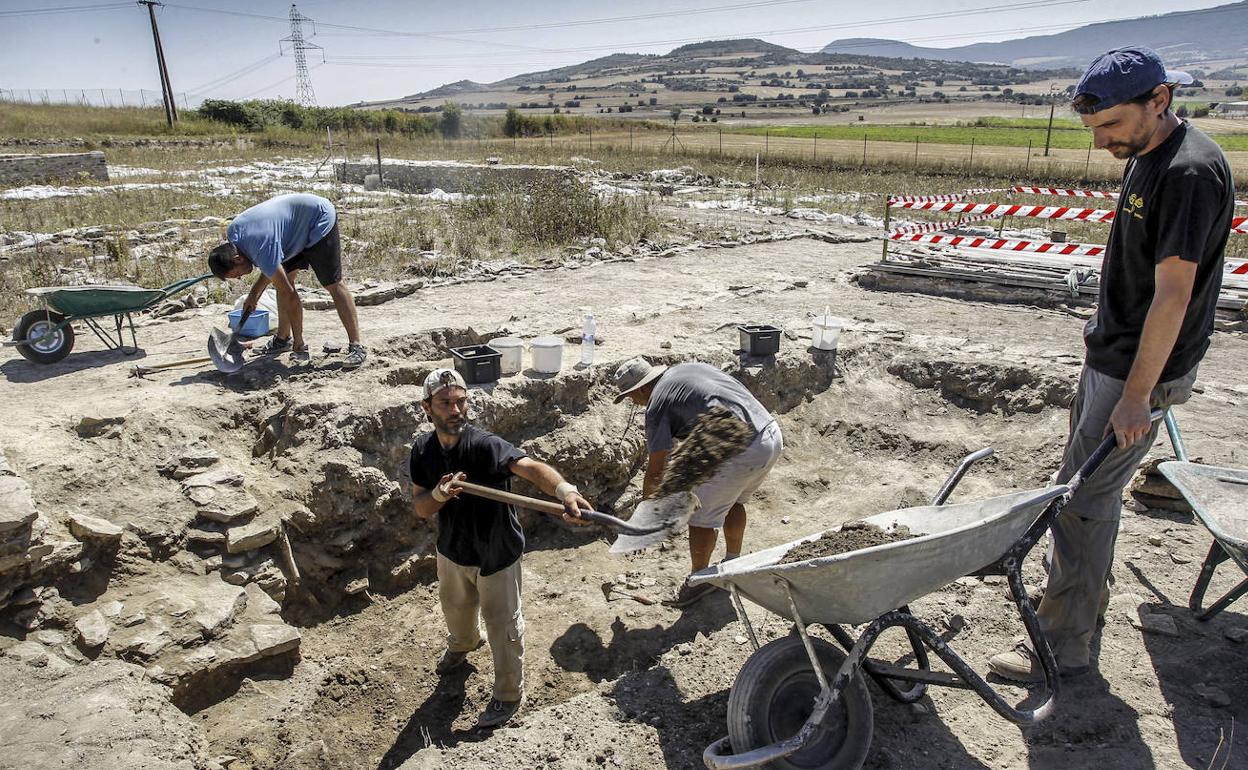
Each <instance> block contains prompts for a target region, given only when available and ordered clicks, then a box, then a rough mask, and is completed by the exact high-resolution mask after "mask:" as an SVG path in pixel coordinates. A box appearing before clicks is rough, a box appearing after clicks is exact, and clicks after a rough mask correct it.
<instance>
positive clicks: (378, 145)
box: [375, 138, 381, 184]
mask: <svg viewBox="0 0 1248 770" xmlns="http://www.w3.org/2000/svg"><path fill="white" fill-rule="evenodd" d="M375 141H376V143H377V144H376V147H377V183H378V184H381V139H380V138H378V139H377V140H375Z"/></svg>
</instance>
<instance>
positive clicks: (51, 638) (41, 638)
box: [32, 628, 65, 647]
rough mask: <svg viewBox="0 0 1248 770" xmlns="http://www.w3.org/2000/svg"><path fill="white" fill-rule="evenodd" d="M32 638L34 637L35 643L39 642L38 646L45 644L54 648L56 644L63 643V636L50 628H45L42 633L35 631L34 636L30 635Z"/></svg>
mask: <svg viewBox="0 0 1248 770" xmlns="http://www.w3.org/2000/svg"><path fill="white" fill-rule="evenodd" d="M32 636H34V637H35V641H37V642H39V643H40V644H46V645H48V646H49V647H55V646H56V645H58V644H64V643H65V634H62V633H61V632H60V631H56V630H53V629H51V628H47V629H44V630H42V631H36V632H35V633H34V634H32Z"/></svg>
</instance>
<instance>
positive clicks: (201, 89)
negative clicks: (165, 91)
mask: <svg viewBox="0 0 1248 770" xmlns="http://www.w3.org/2000/svg"><path fill="white" fill-rule="evenodd" d="M280 58H282V54H281V53H280V52H278V53H273V54H269V55H268V56H265V57H263V58H261V59H257V60H256V61H254V62H252V63H251V64H248V65H245V66H243V67H240V68H239V69H236V70H234V71H233V72H231V73H229V74H226V75H222V76H221V77H219V78H217V79H215V80H210V81H208V82H207V83H204V84H203V85H200V86H198V87H196V88H192V89H191V90H189V91H187V93H189V94H202V93H205V92H207V91H215V90H217V89H219V88H221V86H224V85H226V84H228V83H232V82H234V81H235V80H238V79H239V78H241V77H243V76H245V75H250V74H251V73H252V72H255V71H256V70H258V69H261V68H263V67H265V66H266V65H268V64H271V63H273V62H275V61H277V60H278V59H280Z"/></svg>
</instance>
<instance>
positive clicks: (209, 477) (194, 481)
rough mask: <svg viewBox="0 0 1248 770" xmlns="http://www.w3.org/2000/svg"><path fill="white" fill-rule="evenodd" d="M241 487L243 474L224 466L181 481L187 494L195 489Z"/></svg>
mask: <svg viewBox="0 0 1248 770" xmlns="http://www.w3.org/2000/svg"><path fill="white" fill-rule="evenodd" d="M242 485H243V474H241V473H239V472H238V471H236V470H234V469H233V468H229V467H226V466H223V467H220V468H213V469H212V470H209V471H204V472H203V473H196V474H195V475H194V476H190V477H188V478H185V479H183V480H182V488H183V489H185V490H188V492H189V490H192V489H194V488H196V487H241V486H242Z"/></svg>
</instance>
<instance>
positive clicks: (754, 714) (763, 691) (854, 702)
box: [728, 635, 874, 770]
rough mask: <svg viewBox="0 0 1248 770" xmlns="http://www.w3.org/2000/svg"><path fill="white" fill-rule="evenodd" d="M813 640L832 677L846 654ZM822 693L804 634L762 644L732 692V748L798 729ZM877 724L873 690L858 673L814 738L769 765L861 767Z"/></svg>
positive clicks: (805, 769) (814, 769)
mask: <svg viewBox="0 0 1248 770" xmlns="http://www.w3.org/2000/svg"><path fill="white" fill-rule="evenodd" d="M810 641H811V644H812V645H813V646H814V649H815V655H816V656H817V657H818V658H819V661H820V663H821V664H822V666H823V671H824V674H825V675H826V676H827V678H828V680H829V681H831V680H832V677H834V676H835V675H836V672H837V669H839V668H840V666H841V663H842V662H844V660H845V653H843V652H841V650H840V649H838V648H837V647H836V646H835V645H833V644H831V643H829V642H826V641H824V640H822V639H817V638H814V637H811V639H810ZM818 694H819V680H818V678H817V677H816V676H815V672H814V671H813V670H812V669H811V667H810V658H809V657H808V656H807V655H806V648H805V647H804V646H803V645H802V640H801V637H799V636H796V635H790V636H785V637H782V638H780V639H776V640H774V641H772V642H768V643H767V644H765V645H763V646H762V647H760V648H759V649H758V651H757V652H755V653H754V654H753V655H751V656H750V659H749V660H747V661H746V662H745V665H744V666H742V667H741V672H740V673H739V674H737V679H736V681H735V682H734V683H733V685H732V692H731V693H729V695H728V738H729V740H730V742H731V744H732V750H733V752H734V753H741V752H745V751H750V750H752V749H757V748H760V747H763V746H768V745H770V744H773V743H776V742H778V741H782V740H785V739H786V738H790V737H792V736H793V735H795V734H797V732H798V730H800V729H801V727H802V725H803V724H804V723H805V722H806V720H807V718H809V716H810V712H811V710H812V709H813V707H814V700H815V697H816V696H818ZM873 723H874V716H873V713H872V706H871V694H870V693H869V692H868V691H867V686H866V683H865V682H864V681H863V677H862V675H861V674H859V675H857V676H855V677H854V678H853V680H852V681H850V683H849V686H848V687H846V688H845V691H844V692H842V693H841V697H840V698H839V699H838V701H837V703H836V705H835V706H833V708H832V709H831V710H829V712H828V714H827V716H826V717H825V719H824V722H823V725H822V726H821V728H820V730H819V731H818V732H816V733H815V735H814V737H813V738H812V739H811V741H810V743H809V744H807V746H806V747H805V748H803V749H802V750H801V751H798V752H797V753H795V754H790V755H789V756H787V757H785V758H783V759H780V760H776V761H774V762H772V763H770V764H769V765H767V767H769V768H773V770H858V768H860V767H862V765H863V762H865V761H866V759H867V752H868V751H869V750H870V748H871V731H872V727H873Z"/></svg>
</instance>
